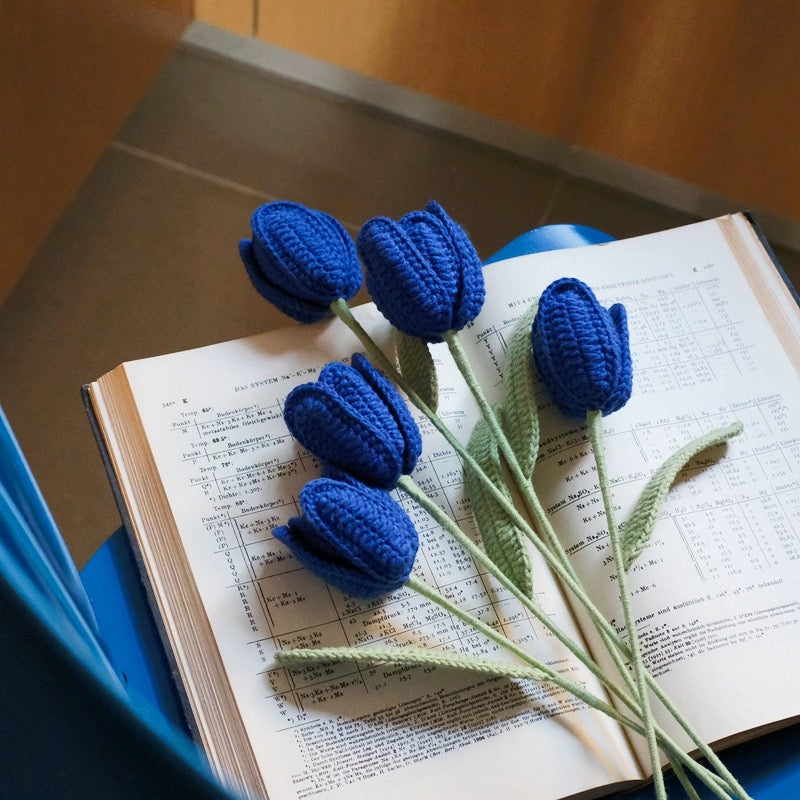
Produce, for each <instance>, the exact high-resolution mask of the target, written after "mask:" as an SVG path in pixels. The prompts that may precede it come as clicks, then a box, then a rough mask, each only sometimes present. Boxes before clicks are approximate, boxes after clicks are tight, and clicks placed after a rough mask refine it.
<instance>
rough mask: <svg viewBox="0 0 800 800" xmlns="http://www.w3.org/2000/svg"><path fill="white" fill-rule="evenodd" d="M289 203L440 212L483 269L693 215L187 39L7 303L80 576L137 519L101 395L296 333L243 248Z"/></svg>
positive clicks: (6, 370)
mask: <svg viewBox="0 0 800 800" xmlns="http://www.w3.org/2000/svg"><path fill="white" fill-rule="evenodd" d="M280 198H285V199H292V200H296V201H299V202H302V203H305V204H307V205H310V206H313V207H316V208H320V209H322V210H324V211H326V212H328V213H330V214H333V215H334V216H336V217H338V218H339V219H340V220H341V221H342V222H343V223H344V224H345V226H346V227H347V228H348V229H349V230H350V231H351V232H352V233H353V234H354V235H355V234H356V233H357V231H358V229H359V228H360V226H361V225H362V224H363V223H364V222H365V221H366V220H367V219H368V218H370V217H372V216H375V215H388V216H395V217H396V216H399V215H401V214H403V213H405V212H406V211H409V210H411V209H414V208H420V207H422V206H423V205H424V204H425V203H426V202H427V200H428V199H430V198H434V199H436V200H438V201H439V202H440V203H442V204H443V205H444V207H445V208H446V209H447V210H448V211H449V212H450V214H451V215H452V216H453V217H455V218H456V219H457V220H458V221H459V222H460V223H461V224H462V225H463V226H464V227H465V228H466V229H467V231H468V232H469V234H470V235H471V237H472V239H473V241H474V243H475V245H476V247H477V248H478V251H479V253H480V254H481V256H483V257H488V256H489V255H491V254H492V253H493V252H494V251H495V250H497V249H499V248H500V247H501V246H502V245H503V244H505V243H506V242H507V241H509V240H510V239H512V238H514V237H515V236H517V235H518V234H520V233H522V232H524V231H526V230H528V229H530V228H533V227H536V226H538V225H542V224H545V223H550V222H580V223H583V224H586V225H590V226H594V227H596V228H600V229H602V230H605V231H607V232H608V233H610V234H611V235H613V236H615V237H625V236H632V235H636V234H641V233H646V232H650V231H654V230H658V229H661V228H667V227H672V226H675V225H680V224H683V223H685V222H690V221H692V220H691V218H689V217H687V216H686V215H685V214H683V213H680V212H678V211H675V210H674V209H670V208H668V207H667V206H660V205H656V204H653V203H652V202H643V201H641V200H639V199H637V198H636V197H633V196H627V195H624V194H620V193H619V192H618V191H612V190H610V189H608V188H606V187H604V186H603V185H599V184H587V183H582V182H576V181H575V180H573V179H570V178H569V177H568V176H565V175H562V174H560V173H559V172H558V171H557V170H554V169H552V168H549V167H547V166H543V165H541V164H536V163H532V162H529V161H526V160H523V159H521V158H519V157H517V156H514V155H509V154H508V153H505V152H503V151H500V150H497V149H494V148H491V147H487V146H485V145H482V144H478V143H476V142H474V141H470V140H468V139H465V138H461V137H457V136H454V135H452V134H446V133H442V132H441V131H437V130H434V129H429V128H425V127H422V126H420V125H418V124H414V123H410V122H408V121H407V120H404V119H401V118H398V117H393V116H391V115H389V114H387V113H385V112H378V111H375V110H372V109H369V108H366V107H363V106H360V105H357V104H355V103H353V102H349V101H344V100H342V99H340V98H336V97H334V96H331V95H327V94H324V93H322V92H320V91H317V90H313V89H310V88H308V87H306V86H303V85H300V84H296V83H292V82H290V81H287V80H285V79H283V78H280V77H276V76H275V75H272V74H269V73H264V72H262V71H259V70H257V69H254V68H251V67H248V66H243V65H241V64H238V63H234V62H231V61H227V60H225V59H223V58H220V57H219V56H218V55H217V54H214V53H210V52H208V51H205V50H201V49H198V48H196V47H192V46H189V45H182V46H181V47H180V48H179V49H178V50H177V51H176V52H175V54H174V56H173V57H172V58H171V59H170V61H169V62H168V64H167V65H166V67H165V69H164V70H163V72H162V74H161V75H160V76H159V78H158V79H157V81H156V82H155V83H154V84H153V86H152V87H151V88H150V90H149V91H148V93H147V94H146V96H145V97H144V98H143V100H142V101H141V103H140V104H139V105H138V107H137V108H136V109H135V111H134V113H133V114H132V115H131V117H130V118H129V119H128V121H127V123H126V124H125V125H124V126H123V128H122V129H121V130H120V131H119V133H118V135H117V137H116V139H115V141H114V142H112V144H111V145H110V146H109V148H108V149H107V151H106V152H105V154H104V156H103V157H102V159H101V160H100V162H99V163H98V164H97V167H96V168H95V170H94V172H93V173H92V175H91V176H90V177H89V179H88V180H87V181H86V183H85V184H84V186H83V187H82V189H81V191H80V193H79V194H78V196H77V197H76V198H75V201H74V202H73V203H72V205H71V206H70V207H69V209H68V210H67V211H66V213H65V214H64V216H63V217H62V219H61V220H60V221H59V223H58V225H57V226H56V228H55V229H54V230H53V231H52V233H51V235H50V236H49V237H48V239H47V240H46V242H45V243H44V245H43V246H42V248H41V249H40V251H39V252H38V254H37V256H36V258H35V259H34V261H33V262H32V263H31V264H30V266H29V268H28V269H27V271H26V273H25V274H24V276H23V278H22V280H21V281H20V283H19V284H18V285H17V287H16V288H15V290H14V291H13V292H12V294H11V295H10V296H9V298H8V299H7V300H6V301H5V303H4V304H3V305H2V307H0V376H2V377H1V378H0V404H1V405H2V406H3V408H4V409H5V412H6V414H7V416H8V417H9V419H10V421H11V424H12V426H13V427H14V429H15V431H16V433H17V436H18V438H19V440H20V443H21V445H22V447H23V450H24V451H25V453H26V455H27V457H28V460H29V462H30V465H31V467H32V469H33V471H34V474H35V475H36V477H37V478H38V480H39V483H40V486H41V488H42V491H43V493H44V495H45V499H46V500H47V502H48V503H49V505H50V507H51V510H52V511H53V514H54V516H55V519H56V522H57V523H58V525H59V526H60V528H61V530H62V533H63V535H64V537H65V539H66V540H67V543H68V545H69V547H70V549H71V551H72V553H73V555H74V557H75V560H76V561H77V563H78V564H79V565H82V564H83V563H84V562H85V561H86V560H87V559H88V558H89V557H90V555H91V554H92V552H93V551H94V550H95V549H96V548H97V547H98V546H99V545H100V544H101V543H102V541H103V540H104V539H105V538H106V537H107V536H108V535H109V534H110V533H111V532H113V530H114V529H115V528H116V527H117V526H118V525H119V521H118V516H117V512H116V508H115V506H114V503H113V500H112V496H111V493H110V490H109V487H108V483H107V481H106V477H105V473H104V471H103V468H102V466H101V462H100V459H99V456H98V453H97V450H96V447H95V443H94V440H93V438H92V435H91V432H90V429H89V424H88V422H87V419H86V415H85V413H84V410H83V407H82V404H81V397H80V387H81V385H82V384H84V383H86V382H88V381H91V380H93V379H94V378H96V377H98V376H99V375H100V374H102V373H103V372H105V371H107V370H109V369H111V368H113V367H114V366H116V365H117V364H119V363H120V362H122V361H125V360H129V359H135V358H141V357H145V356H149V355H157V354H159V353H163V352H167V351H171V350H178V349H184V348H189V347H194V346H199V345H204V344H210V343H213V342H217V341H220V340H224V339H229V338H233V337H238V336H245V335H249V334H253V333H257V332H259V331H262V330H264V329H267V328H269V327H276V326H277V325H279V324H281V318H280V315H279V314H278V313H277V312H275V311H274V310H273V309H271V308H270V307H268V306H267V304H266V303H264V302H263V301H262V300H260V298H259V297H258V296H257V295H256V294H255V292H254V291H253V290H252V288H251V287H250V285H249V283H248V280H247V278H246V276H245V273H244V269H243V267H242V265H241V262H240V261H239V257H238V251H237V243H238V240H239V239H240V238H241V237H243V236H247V235H248V234H249V219H250V214H251V212H252V210H253V208H254V207H255V206H257V205H259V204H260V203H262V202H265V201H269V200H273V199H280ZM779 256H780V257H781V259H782V260H783V262H784V264H785V266H786V267H787V269H788V271H789V272H790V275H792V276H794V278H797V277H800V258H799V257H798V255H797V254H796V253H793V252H790V251H786V250H783V251H780V252H779ZM796 282H797V281H796Z"/></svg>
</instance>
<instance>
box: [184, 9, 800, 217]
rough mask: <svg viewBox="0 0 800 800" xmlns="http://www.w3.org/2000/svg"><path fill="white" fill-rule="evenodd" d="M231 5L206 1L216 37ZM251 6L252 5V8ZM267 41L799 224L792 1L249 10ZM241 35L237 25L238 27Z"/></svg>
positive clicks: (799, 124)
mask: <svg viewBox="0 0 800 800" xmlns="http://www.w3.org/2000/svg"><path fill="white" fill-rule="evenodd" d="M231 2H232V0H196V3H197V6H196V10H197V18H198V19H201V20H203V21H206V22H209V23H211V24H217V25H220V26H221V27H226V26H228V27H229V26H230V23H226V21H225V19H224V16H225V13H227V14H230V12H231V7H232V6H231ZM248 6H249V8H248ZM237 8H238V13H239V15H240V16H239V20H240V22H239V25H240V30H239V32H246V28H247V24H248V23H247V21H246V18H247V14H248V11H249V13H250V14H251V18H250V25H251V26H252V29H253V31H254V32H255V34H256V35H257V37H258V38H260V39H263V40H265V41H267V42H270V43H272V44H275V45H277V46H279V47H283V48H287V49H289V50H292V51H295V52H299V53H302V54H304V55H308V56H311V57H313V58H317V59H321V60H323V61H327V62H330V63H332V64H336V65H338V66H341V67H345V68H348V69H351V70H355V71H356V72H359V73H361V74H364V75H367V76H370V77H375V78H379V79H381V80H384V81H388V82H390V83H392V84H396V85H399V86H403V87H407V88H410V89H414V90H417V91H419V92H423V93H425V94H428V95H432V96H434V97H437V98H441V99H443V100H446V101H448V102H451V103H456V104H458V105H461V106H464V107H466V108H468V109H471V110H474V111H478V112H480V113H482V114H486V115H488V116H490V117H494V118H497V119H500V120H504V121H508V122H512V123H515V124H517V125H520V126H522V127H524V128H527V129H530V130H533V131H537V132H539V133H543V134H545V135H547V136H551V137H555V138H558V139H560V140H563V141H566V142H569V143H572V144H575V145H578V146H580V147H582V148H586V149H588V150H590V151H596V152H599V153H602V154H605V155H609V156H613V157H615V158H618V159H621V160H623V161H626V162H629V163H632V164H636V165H639V166H642V167H645V168H647V169H650V170H655V171H657V172H659V173H662V174H665V175H668V176H671V177H674V178H678V179H680V180H683V181H687V182H689V183H691V184H694V185H698V186H701V187H703V188H705V189H708V190H710V191H713V192H716V193H719V194H722V195H725V196H727V197H729V198H731V199H732V200H736V201H739V202H742V203H743V204H745V205H749V206H752V207H757V208H762V209H764V210H767V211H769V212H771V213H773V214H775V215H778V216H781V217H784V218H788V219H794V220H798V219H800V190H798V188H797V187H798V178H800V144H799V142H800V63H799V59H800V3H797V2H796V0H765V1H764V2H761V3H752V2H749V0H666V1H665V2H648V0H559V1H558V2H553V0H440V2H435V0H379V1H376V0H335V2H334V0H238V6H237ZM229 29H230V27H229Z"/></svg>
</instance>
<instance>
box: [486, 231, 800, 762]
mask: <svg viewBox="0 0 800 800" xmlns="http://www.w3.org/2000/svg"><path fill="white" fill-rule="evenodd" d="M506 267H507V268H508V269H509V270H513V269H520V270H528V269H529V268H531V267H535V274H536V276H537V280H536V284H533V283H532V282H531V283H528V279H527V278H526V279H525V280H524V281H522V280H521V281H520V284H521V285H524V286H526V287H528V286H530V287H531V288H532V289H533V290H537V289H539V288H540V286H539V284H540V283H541V285H542V286H544V285H545V284H546V283H547V282H548V281H549V280H551V279H554V278H557V277H560V276H563V275H572V276H575V277H578V278H580V279H582V280H584V281H586V282H587V283H589V284H590V285H591V286H592V287H593V288H594V289H595V292H596V293H597V295H598V297H599V298H600V299H601V301H602V302H603V303H604V305H607V306H608V305H611V304H612V303H615V302H622V303H624V304H625V305H626V308H627V312H628V321H629V328H630V335H631V349H632V355H633V375H634V380H633V386H634V389H633V397H632V399H631V400H630V401H629V403H628V404H627V405H626V406H625V407H624V408H623V409H622V410H620V411H619V412H617V413H615V414H613V415H610V416H609V417H607V418H606V419H605V421H604V430H605V441H606V452H607V461H608V468H609V471H610V475H611V481H612V484H613V492H614V498H615V504H616V512H617V521H618V523H621V524H623V525H624V522H625V520H626V519H627V517H628V515H629V513H630V511H631V508H632V506H633V504H634V503H635V501H636V499H637V498H638V496H639V494H640V492H641V490H642V488H643V486H644V483H645V482H646V480H647V479H648V478H649V477H650V475H651V474H652V473H653V472H654V471H655V469H656V468H657V467H658V466H659V465H660V464H661V463H662V461H663V460H664V459H666V458H667V457H668V456H669V455H670V454H671V453H673V452H674V451H675V450H677V449H678V448H679V447H681V446H682V445H684V444H686V443H688V442H689V441H690V440H692V439H693V438H695V437H697V436H699V435H701V434H703V433H705V432H707V431H709V430H711V429H713V428H717V427H720V426H722V425H726V424H728V423H730V422H733V421H734V420H739V421H741V422H742V423H743V424H744V432H743V434H742V435H740V436H739V437H737V438H735V439H733V440H732V441H731V442H730V443H729V444H728V445H727V446H722V447H718V448H715V449H714V450H711V451H709V452H707V453H703V454H701V456H699V457H698V458H696V459H694V460H693V461H692V462H691V464H690V465H689V467H688V468H687V469H686V470H684V471H683V472H682V473H681V475H680V476H679V478H678V480H677V481H676V485H675V486H674V488H673V489H672V491H671V492H670V494H669V496H668V498H667V501H666V503H665V505H664V506H663V509H662V512H661V515H660V518H659V521H658V523H657V525H656V528H655V531H654V535H653V537H652V540H651V541H650V543H649V544H648V546H647V547H646V549H645V550H644V552H643V553H642V554H641V556H640V557H639V558H638V560H637V561H636V562H635V563H634V564H633V566H632V568H631V570H630V572H629V582H630V591H631V603H632V606H633V609H634V616H635V618H636V620H637V628H638V631H639V635H640V636H641V639H642V641H643V649H644V654H645V660H646V663H647V665H648V667H649V669H650V671H651V672H652V673H653V674H654V675H655V676H657V677H658V678H659V681H660V683H661V685H662V686H663V687H664V688H665V689H666V691H667V693H668V694H669V695H670V696H671V698H672V699H673V700H674V701H675V702H676V704H677V706H678V707H679V708H681V709H683V710H684V711H685V713H686V716H687V717H688V718H689V719H690V721H691V722H692V723H693V724H694V725H695V727H696V728H697V729H698V730H699V731H700V732H701V733H702V735H703V737H704V738H705V739H706V740H707V741H716V740H721V739H725V738H727V737H731V736H733V735H735V734H737V733H738V732H741V731H746V730H748V729H750V728H755V727H757V726H760V725H764V724H768V723H771V722H773V721H777V720H783V719H786V718H791V717H793V716H795V715H797V714H798V713H800V687H798V684H797V680H796V675H797V670H798V667H800V438H799V435H798V432H799V431H800V404H799V403H798V401H797V399H798V397H800V380H799V379H798V364H799V363H800V361H798V355H797V352H798V333H797V332H798V311H797V306H796V304H795V302H794V300H793V299H792V297H791V296H790V293H789V292H788V291H787V289H786V287H785V285H784V284H783V282H782V280H781V279H780V277H779V276H778V274H777V273H776V272H775V270H774V269H773V268H772V265H771V263H770V262H769V259H768V258H767V256H766V253H765V252H764V251H763V249H762V248H761V245H760V243H759V242H758V241H757V239H756V237H755V236H754V235H753V232H752V230H751V228H750V226H749V224H748V223H747V222H746V221H745V220H744V219H743V218H741V217H734V218H732V219H724V220H722V221H719V222H716V221H712V222H707V223H701V224H699V225H696V226H691V227H689V228H683V229H677V230H675V231H667V232H664V233H660V234H654V235H652V236H646V237H641V238H638V239H632V240H628V241H625V242H620V243H615V244H612V245H603V246H601V247H595V248H591V250H579V251H567V252H563V251H562V252H557V253H549V254H542V255H539V256H531V257H526V258H520V259H517V260H516V261H515V262H508V263H507V264H506ZM742 268H744V272H743V271H742ZM492 291H493V292H495V296H499V294H500V293H501V292H502V283H501V285H500V286H499V287H498V286H495V285H494V284H493V287H492ZM525 292H526V295H527V294H528V290H527V288H526V290H525ZM753 292H755V293H756V295H757V297H758V301H756V299H754V296H753ZM534 293H535V291H531V292H530V298H532V297H533V295H534ZM509 294H512V293H509ZM530 298H529V297H528V296H526V297H525V298H523V299H524V302H527V301H528V299H530ZM507 302H508V308H509V311H512V310H513V309H514V308H515V304H516V303H519V302H521V299H520V298H519V297H517V298H513V297H509V298H508V301H507ZM480 323H481V320H478V322H477V323H476V327H477V326H478V325H480ZM505 331H506V326H505V324H504V323H501V324H500V325H497V324H495V323H492V324H491V325H484V326H482V327H481V328H480V329H479V330H477V331H476V334H477V336H478V338H479V340H480V341H481V342H483V343H484V345H485V348H486V351H487V354H488V355H489V356H490V357H489V358H487V361H490V362H494V361H497V360H499V357H498V356H497V355H496V353H498V352H502V349H503V345H502V339H503V337H504V335H505ZM485 375H486V377H485V379H486V380H490V379H491V375H492V372H491V370H488V371H487V372H486V373H485ZM497 378H498V373H497V371H495V379H497ZM539 397H540V400H541V404H542V429H543V439H542V443H541V450H540V458H539V462H538V464H537V468H536V472H535V476H534V485H535V486H536V487H537V488H538V490H539V492H540V495H541V497H542V500H543V504H544V506H545V508H547V509H548V511H549V512H550V515H551V518H552V520H553V523H554V525H555V526H556V529H557V530H558V532H559V535H560V537H561V539H562V542H563V544H564V547H565V548H566V550H567V552H568V553H569V554H570V557H571V561H572V563H573V564H574V566H575V568H576V569H577V570H578V571H579V573H580V574H581V575H582V577H583V580H584V582H585V584H586V585H587V586H589V587H591V591H592V593H593V596H594V597H595V598H596V601H597V603H598V605H599V606H600V608H601V609H603V610H604V612H605V615H606V617H607V618H608V619H611V620H613V622H614V624H615V626H616V627H617V629H618V630H619V631H620V633H621V634H622V635H624V631H623V624H624V623H623V618H622V613H621V610H620V606H619V602H618V586H617V579H616V567H615V565H614V563H613V559H612V557H611V549H610V544H609V539H608V531H607V526H606V521H605V513H604V511H603V502H602V497H601V493H600V491H599V486H598V484H597V475H596V468H595V462H594V457H593V455H592V453H591V447H590V445H589V443H588V441H587V437H586V431H585V428H584V427H582V426H581V425H576V424H574V423H570V422H568V421H565V420H564V419H563V417H561V416H560V415H559V414H558V412H557V411H556V410H555V409H554V408H553V407H552V405H551V404H550V401H549V398H548V396H547V393H546V392H545V391H544V390H542V393H541V394H540V395H539ZM578 613H579V616H580V617H581V619H583V620H584V621H585V616H584V615H582V614H580V611H579V612H578ZM586 626H587V627H586V630H589V628H590V626H591V623H588V622H586ZM594 645H595V648H596V650H597V652H598V653H599V652H601V651H602V645H601V644H600V643H599V642H598V641H594ZM723 675H724V679H721V676H723ZM636 743H637V744H638V745H641V740H640V739H638V737H637V742H636ZM641 753H644V748H643V747H642V748H641Z"/></svg>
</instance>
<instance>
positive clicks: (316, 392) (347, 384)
mask: <svg viewBox="0 0 800 800" xmlns="http://www.w3.org/2000/svg"><path fill="white" fill-rule="evenodd" d="M283 415H284V419H285V420H286V424H287V426H288V428H289V430H290V431H291V433H292V435H293V436H294V437H295V438H296V439H297V440H298V441H299V442H300V443H301V444H302V445H303V446H304V447H306V448H307V449H308V450H310V451H311V452H312V453H313V454H314V455H315V456H317V457H318V458H319V459H320V460H321V461H322V462H323V463H324V464H325V465H330V466H332V467H334V468H336V469H338V470H341V471H342V472H345V473H349V474H350V475H352V476H353V477H355V478H357V479H358V480H360V481H362V482H363V483H366V484H367V485H369V486H375V487H380V488H383V489H391V488H392V487H393V486H394V485H395V484H396V483H397V481H398V479H399V478H400V476H401V475H402V474H410V473H411V472H412V471H413V469H414V467H415V466H416V463H417V460H418V459H419V456H420V453H421V451H422V439H421V437H420V433H419V429H418V428H417V424H416V422H414V419H413V417H412V416H411V414H410V413H409V411H408V408H407V406H406V404H405V403H404V401H403V399H402V397H401V396H400V395H399V393H398V392H397V390H396V389H395V388H394V386H393V385H392V384H391V383H390V382H389V381H388V380H387V379H386V378H384V376H383V375H381V373H380V372H378V370H376V369H375V367H373V366H372V364H370V363H369V361H368V360H367V359H366V358H365V357H364V356H363V355H361V354H360V353H355V354H354V355H353V358H352V365H351V366H348V365H347V364H342V363H338V362H334V363H331V364H327V365H326V366H325V367H324V368H323V369H322V371H321V372H320V375H319V378H318V379H317V381H316V382H314V383H304V384H301V385H300V386H296V387H295V388H294V389H292V391H291V392H289V394H288V396H287V397H286V401H285V404H284V411H283Z"/></svg>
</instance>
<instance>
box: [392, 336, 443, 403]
mask: <svg viewBox="0 0 800 800" xmlns="http://www.w3.org/2000/svg"><path fill="white" fill-rule="evenodd" d="M395 347H396V349H397V362H398V364H399V365H400V373H401V374H402V376H403V378H405V380H406V381H408V383H409V385H410V386H411V388H412V389H413V390H414V391H415V392H416V393H417V394H418V395H419V396H420V397H421V398H422V400H423V402H424V403H425V405H427V406H428V408H430V409H431V411H436V407H437V406H438V405H439V381H438V379H437V377H436V365H435V364H434V363H433V357H432V356H431V351H430V350H429V349H428V345H427V344H426V343H425V342H424V341H423V340H422V339H420V338H418V337H416V336H409V335H408V334H406V333H403V332H402V331H396V338H395Z"/></svg>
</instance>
